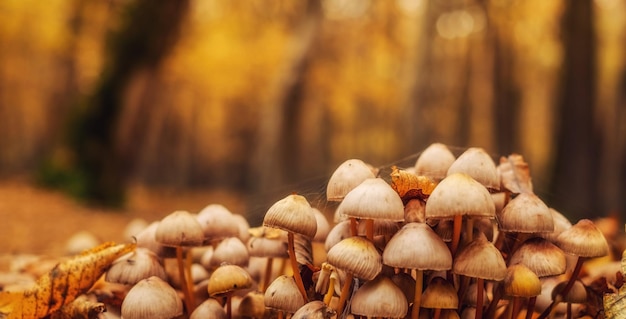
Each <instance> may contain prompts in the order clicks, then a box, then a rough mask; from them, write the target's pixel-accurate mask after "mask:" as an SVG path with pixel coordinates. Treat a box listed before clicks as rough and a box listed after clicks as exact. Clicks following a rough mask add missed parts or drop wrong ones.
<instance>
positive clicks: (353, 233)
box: [350, 217, 359, 236]
mask: <svg viewBox="0 0 626 319" xmlns="http://www.w3.org/2000/svg"><path fill="white" fill-rule="evenodd" d="M358 234H359V230H358V228H357V222H356V218H355V217H350V236H357V235H358Z"/></svg>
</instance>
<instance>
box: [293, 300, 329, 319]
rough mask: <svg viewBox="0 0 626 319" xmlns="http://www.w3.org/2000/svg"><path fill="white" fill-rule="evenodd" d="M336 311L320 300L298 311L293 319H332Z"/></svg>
mask: <svg viewBox="0 0 626 319" xmlns="http://www.w3.org/2000/svg"><path fill="white" fill-rule="evenodd" d="M334 314H335V311H334V310H332V309H331V308H330V307H328V306H327V305H326V304H325V303H324V302H322V301H320V300H313V301H311V302H309V303H307V304H305V305H304V306H302V307H300V309H298V311H296V312H295V313H294V314H293V316H291V319H330V318H331V317H333V316H334Z"/></svg>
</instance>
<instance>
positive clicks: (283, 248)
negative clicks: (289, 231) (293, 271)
mask: <svg viewBox="0 0 626 319" xmlns="http://www.w3.org/2000/svg"><path fill="white" fill-rule="evenodd" d="M247 247H248V253H249V254H250V256H255V257H270V258H289V254H288V253H287V239H286V238H285V239H282V238H275V239H270V238H265V237H250V239H248V243H247Z"/></svg>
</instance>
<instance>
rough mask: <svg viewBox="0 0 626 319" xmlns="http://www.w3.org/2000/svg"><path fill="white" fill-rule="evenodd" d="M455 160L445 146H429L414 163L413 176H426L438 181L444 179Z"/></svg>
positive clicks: (435, 144) (438, 144) (434, 144)
mask: <svg viewBox="0 0 626 319" xmlns="http://www.w3.org/2000/svg"><path fill="white" fill-rule="evenodd" d="M455 160H456V158H455V157H454V154H452V152H451V151H450V149H449V148H448V147H447V146H446V145H444V144H441V143H433V144H430V146H428V147H427V148H426V149H424V151H423V152H422V154H420V156H419V157H418V158H417V161H416V162H415V175H422V176H428V177H431V178H433V179H434V180H436V181H440V180H442V179H444V178H445V177H446V175H447V174H448V169H449V168H450V166H451V165H452V163H454V161H455Z"/></svg>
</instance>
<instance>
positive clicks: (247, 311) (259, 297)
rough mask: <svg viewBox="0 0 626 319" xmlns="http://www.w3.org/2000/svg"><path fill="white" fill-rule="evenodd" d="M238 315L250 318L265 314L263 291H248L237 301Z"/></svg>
mask: <svg viewBox="0 0 626 319" xmlns="http://www.w3.org/2000/svg"><path fill="white" fill-rule="evenodd" d="M239 315H241V316H242V317H246V318H247V317H250V318H263V317H264V316H265V293H264V292H258V291H250V292H248V293H247V294H246V295H245V296H243V298H242V299H241V301H240V302H239Z"/></svg>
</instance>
